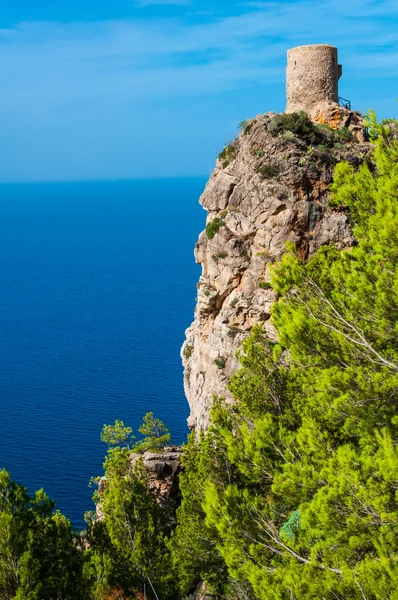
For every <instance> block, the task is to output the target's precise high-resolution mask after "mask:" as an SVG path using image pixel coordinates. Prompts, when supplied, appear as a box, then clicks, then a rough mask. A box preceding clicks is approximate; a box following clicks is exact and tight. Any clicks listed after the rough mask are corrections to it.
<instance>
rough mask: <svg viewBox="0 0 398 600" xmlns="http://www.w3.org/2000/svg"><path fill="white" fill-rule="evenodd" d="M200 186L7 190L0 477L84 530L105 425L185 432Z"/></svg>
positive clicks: (0, 299)
mask: <svg viewBox="0 0 398 600" xmlns="http://www.w3.org/2000/svg"><path fill="white" fill-rule="evenodd" d="M204 184H205V181H204V180H202V179H181V180H152V181H131V182H116V183H107V182H106V183H103V182H101V183H75V184H43V185H42V184H36V185H5V184H3V185H1V186H0V257H1V270H0V285H1V292H0V468H6V469H7V470H9V471H10V472H11V475H12V477H13V478H14V479H16V480H17V481H19V482H20V483H22V484H24V485H26V486H27V487H28V488H29V490H30V491H34V490H35V489H39V488H41V487H43V488H44V489H45V490H46V492H47V493H48V494H49V495H50V497H52V498H53V499H54V500H55V501H56V505H57V507H58V508H59V509H60V510H61V511H62V512H64V513H65V514H66V515H67V516H68V517H69V518H70V519H71V520H72V522H73V524H74V526H75V527H82V526H83V525H84V522H83V513H84V511H86V510H91V509H92V508H93V504H92V501H91V496H92V493H93V490H92V488H89V487H88V482H89V480H90V478H91V477H92V476H96V475H100V474H101V473H102V462H103V457H104V453H105V450H106V447H105V445H104V444H103V443H102V442H101V441H100V439H99V434H100V431H101V428H102V426H103V425H104V423H112V422H114V420H115V419H122V420H124V421H125V423H126V424H128V425H131V426H132V427H133V428H134V429H137V428H138V426H139V424H140V422H141V420H142V417H143V416H144V414H145V413H146V412H148V411H153V412H154V413H155V415H157V416H158V417H160V418H161V419H162V420H163V421H164V422H165V423H166V425H167V426H168V427H169V429H170V431H171V433H172V439H173V441H174V442H175V443H180V442H182V441H183V440H184V439H185V437H186V434H187V427H186V419H187V416H188V414H189V409H188V404H187V401H186V399H185V397H184V392H183V378H182V366H181V360H180V357H179V352H180V347H181V344H182V342H183V340H184V331H185V329H186V328H187V327H188V326H189V324H190V323H191V321H192V319H193V311H194V304H195V296H196V281H197V279H198V276H199V273H200V270H199V267H198V265H196V264H195V261H194V257H193V249H194V245H195V242H196V239H197V236H198V233H199V232H200V230H201V229H203V226H204V221H205V213H204V211H203V209H202V208H201V207H200V206H199V205H198V197H199V195H200V193H201V191H202V190H203V187H204Z"/></svg>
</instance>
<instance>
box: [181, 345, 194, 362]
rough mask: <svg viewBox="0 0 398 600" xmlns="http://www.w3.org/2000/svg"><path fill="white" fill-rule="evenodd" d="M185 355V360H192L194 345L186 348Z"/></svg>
mask: <svg viewBox="0 0 398 600" xmlns="http://www.w3.org/2000/svg"><path fill="white" fill-rule="evenodd" d="M183 354H184V358H186V359H187V360H188V358H191V356H192V354H193V346H192V344H190V345H188V346H185V348H184V352H183Z"/></svg>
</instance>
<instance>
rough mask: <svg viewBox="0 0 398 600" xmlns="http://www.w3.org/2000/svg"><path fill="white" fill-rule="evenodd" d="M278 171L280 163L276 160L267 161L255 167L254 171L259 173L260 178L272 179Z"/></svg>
mask: <svg viewBox="0 0 398 600" xmlns="http://www.w3.org/2000/svg"><path fill="white" fill-rule="evenodd" d="M279 172H280V164H279V163H278V162H277V161H269V162H266V163H265V164H263V165H259V166H258V167H256V173H258V174H259V175H261V177H262V179H272V178H273V177H277V175H279Z"/></svg>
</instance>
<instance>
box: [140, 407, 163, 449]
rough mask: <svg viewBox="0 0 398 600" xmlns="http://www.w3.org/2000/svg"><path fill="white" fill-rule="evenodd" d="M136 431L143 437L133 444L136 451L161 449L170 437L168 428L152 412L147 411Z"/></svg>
mask: <svg viewBox="0 0 398 600" xmlns="http://www.w3.org/2000/svg"><path fill="white" fill-rule="evenodd" d="M138 431H139V432H140V434H141V435H142V436H143V438H142V440H141V441H140V442H137V444H135V446H134V450H135V451H136V452H146V451H149V452H154V451H156V450H161V449H162V448H163V447H164V446H166V445H167V444H168V443H169V442H170V439H171V435H170V433H169V430H168V429H167V427H166V426H165V424H164V423H163V422H162V421H161V420H160V419H158V418H156V417H155V415H154V414H153V412H149V413H147V414H146V415H145V417H144V420H143V423H142V425H141V427H140V428H139V429H138Z"/></svg>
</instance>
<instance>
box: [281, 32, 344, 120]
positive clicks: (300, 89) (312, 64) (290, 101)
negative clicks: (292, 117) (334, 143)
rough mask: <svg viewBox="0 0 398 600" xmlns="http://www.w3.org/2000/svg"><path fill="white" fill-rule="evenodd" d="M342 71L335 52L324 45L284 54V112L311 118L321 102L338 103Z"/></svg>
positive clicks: (301, 48) (298, 49)
mask: <svg viewBox="0 0 398 600" xmlns="http://www.w3.org/2000/svg"><path fill="white" fill-rule="evenodd" d="M341 74H342V67H341V65H339V64H338V56H337V48H335V47H334V46H328V45H326V44H317V45H313V46H299V47H297V48H292V50H289V51H288V53H287V70H286V92H287V106H286V112H296V111H299V110H304V111H305V112H307V113H309V114H311V113H312V112H313V110H314V108H315V107H316V106H317V105H318V104H319V103H321V102H328V103H332V102H338V98H339V91H338V82H339V78H340V76H341Z"/></svg>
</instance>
